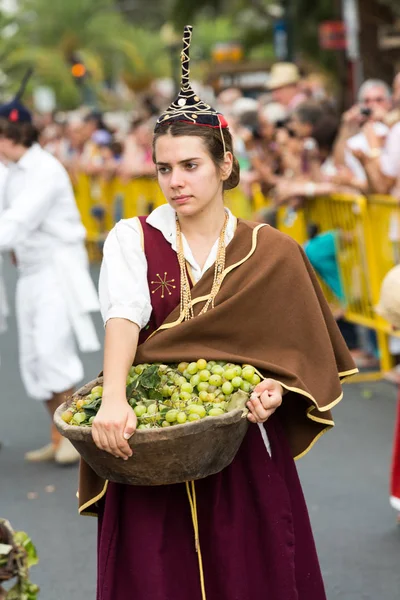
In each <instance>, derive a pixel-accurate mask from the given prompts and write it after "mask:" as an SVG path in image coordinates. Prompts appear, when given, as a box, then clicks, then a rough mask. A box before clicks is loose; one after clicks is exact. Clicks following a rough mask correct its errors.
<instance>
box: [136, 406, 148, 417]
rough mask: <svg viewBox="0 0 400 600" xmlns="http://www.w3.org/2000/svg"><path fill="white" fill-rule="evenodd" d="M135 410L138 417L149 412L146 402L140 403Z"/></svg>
mask: <svg viewBox="0 0 400 600" xmlns="http://www.w3.org/2000/svg"><path fill="white" fill-rule="evenodd" d="M133 410H134V413H135V415H136V416H137V417H143V415H144V414H146V412H147V410H146V407H145V405H144V404H138V405H137V406H135V408H134V409H133Z"/></svg>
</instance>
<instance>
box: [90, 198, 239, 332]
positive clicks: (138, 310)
mask: <svg viewBox="0 0 400 600" xmlns="http://www.w3.org/2000/svg"><path fill="white" fill-rule="evenodd" d="M225 210H226V211H227V213H228V215H229V219H228V224H227V227H226V232H225V245H226V246H227V245H228V244H229V242H230V241H231V240H232V238H233V236H234V233H235V229H236V223H237V219H236V217H234V216H233V215H232V213H231V212H230V211H229V210H228V209H225ZM147 223H149V225H152V227H155V228H156V229H158V230H159V231H161V233H162V234H163V236H164V237H165V239H166V240H167V242H169V243H170V244H171V246H172V249H173V250H174V251H175V252H176V221H175V211H174V209H173V208H171V207H170V206H169V204H165V205H163V206H160V207H159V208H156V209H155V210H154V211H153V212H152V213H151V215H150V216H149V217H147ZM182 241H183V251H184V255H185V258H186V260H187V261H188V263H189V264H190V266H191V269H192V273H193V278H194V280H195V281H196V283H197V282H198V281H199V279H201V277H202V276H203V275H204V273H205V272H206V271H207V269H208V268H209V267H211V266H212V265H213V264H214V262H215V261H216V258H217V252H218V239H216V240H215V244H214V245H213V247H212V248H211V251H210V254H209V256H208V258H207V260H206V262H205V264H204V267H203V268H201V267H200V265H199V264H198V263H197V262H196V260H195V258H194V256H193V253H192V251H191V249H190V247H189V244H188V243H187V241H186V239H185V236H184V235H183V234H182ZM99 296H100V306H101V313H102V315H103V320H104V323H106V322H107V321H108V319H112V318H116V317H119V318H122V319H128V320H129V321H132V322H133V323H136V324H137V325H139V327H140V328H141V329H143V328H144V327H145V326H146V325H147V323H148V321H149V319H150V315H151V311H152V307H151V300H150V292H149V287H148V283H147V260H146V256H145V254H144V251H143V245H142V232H141V228H140V224H139V223H138V220H137V219H136V218H133V219H122V220H121V221H119V223H117V224H116V226H115V227H114V228H113V229H112V230H111V231H110V233H109V235H108V237H107V240H106V242H105V244H104V254H103V262H102V265H101V271H100V280H99Z"/></svg>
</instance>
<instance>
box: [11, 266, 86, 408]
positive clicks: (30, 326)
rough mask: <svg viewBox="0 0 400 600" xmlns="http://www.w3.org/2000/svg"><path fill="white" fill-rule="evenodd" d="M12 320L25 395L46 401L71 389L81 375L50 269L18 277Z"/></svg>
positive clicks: (66, 318)
mask: <svg viewBox="0 0 400 600" xmlns="http://www.w3.org/2000/svg"><path fill="white" fill-rule="evenodd" d="M16 316H17V325H18V338H19V363H20V370H21V377H22V381H23V383H24V386H25V388H26V392H27V394H28V395H29V396H30V397H31V398H34V399H36V400H50V399H51V397H52V395H53V394H54V393H60V392H64V391H65V390H68V389H70V388H72V387H74V386H75V385H76V384H77V383H78V382H79V381H80V380H81V379H82V378H83V375H84V372H83V365H82V362H81V360H80V358H79V356H78V353H77V349H76V344H75V339H74V335H73V331H72V328H71V325H70V321H69V318H68V313H67V307H66V302H65V300H64V298H63V295H62V292H61V289H60V287H59V285H58V284H57V279H56V276H55V273H54V270H53V268H52V267H46V268H44V269H42V270H41V271H39V272H38V273H34V274H30V275H22V276H21V277H20V279H19V281H18V284H17V294H16Z"/></svg>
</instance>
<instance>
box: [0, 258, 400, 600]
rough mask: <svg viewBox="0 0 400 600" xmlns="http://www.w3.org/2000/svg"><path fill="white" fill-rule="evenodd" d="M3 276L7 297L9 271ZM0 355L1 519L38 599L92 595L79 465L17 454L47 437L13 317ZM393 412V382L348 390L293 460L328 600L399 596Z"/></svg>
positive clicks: (96, 361) (91, 537)
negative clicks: (24, 558) (35, 558)
mask: <svg viewBox="0 0 400 600" xmlns="http://www.w3.org/2000/svg"><path fill="white" fill-rule="evenodd" d="M6 275H7V280H8V288H9V297H10V298H11V297H12V294H13V291H14V284H15V274H14V273H13V272H12V271H11V270H10V269H7V273H6ZM97 322H98V326H99V331H100V332H101V323H100V319H99V318H98V319H97ZM0 355H1V361H2V364H1V367H0V389H1V391H0V439H1V440H2V441H3V444H4V446H3V449H2V450H1V451H0V516H4V517H7V518H8V519H9V520H10V521H11V522H12V524H13V526H14V527H15V528H18V529H24V530H26V531H28V532H29V534H30V535H31V536H32V538H33V540H34V541H35V543H36V545H37V548H38V551H39V556H40V565H39V566H37V567H35V568H34V569H33V570H32V577H33V580H34V581H35V582H37V583H38V584H39V585H40V586H41V588H42V593H41V594H40V600H84V599H85V600H89V599H94V598H95V547H96V520H95V519H93V518H90V517H79V516H78V514H77V504H76V498H75V492H76V487H77V469H76V468H75V467H73V468H64V469H60V468H59V467H56V466H54V465H52V464H40V465H28V464H26V463H24V460H23V456H24V453H25V452H26V451H28V450H32V449H33V448H37V447H40V446H41V445H44V444H45V443H47V441H48V427H47V426H48V418H47V414H46V413H45V411H44V409H43V407H42V406H41V405H40V403H35V402H34V401H32V400H28V399H27V398H26V395H25V392H24V389H23V387H22V384H21V382H20V379H19V374H18V358H17V345H16V329H15V320H14V317H13V316H12V318H11V319H10V323H9V331H8V332H7V333H6V334H5V335H4V336H1V337H0ZM84 363H85V371H86V379H87V380H89V379H91V378H93V377H94V376H96V375H97V373H98V371H99V370H100V368H101V356H100V354H97V355H93V354H92V355H86V356H85V357H84ZM394 414H395V389H394V387H393V386H391V385H390V384H386V383H379V384H358V385H347V386H345V398H344V401H343V402H342V403H341V404H340V405H339V407H337V409H336V410H335V420H336V424H337V427H336V429H335V430H334V431H333V432H330V433H328V434H327V435H326V436H324V437H323V438H322V439H321V440H320V442H319V443H318V444H317V445H316V446H315V447H314V450H313V451H312V452H311V453H310V454H309V455H308V456H307V457H305V458H304V459H303V460H302V461H300V463H299V469H300V475H301V479H302V482H303V486H304V491H305V494H306V497H307V500H308V505H309V509H310V515H311V519H312V523H313V526H314V532H315V537H316V542H317V546H318V550H319V555H320V559H321V565H322V569H323V574H324V578H325V582H326V588H327V596H328V600H335V599H337V598H340V599H342V600H398V599H399V597H400V568H399V567H400V528H396V525H395V514H394V512H393V511H392V509H391V508H390V507H389V504H388V492H387V488H388V468H389V459H390V450H391V438H392V428H393V421H394ZM149 600H150V599H149Z"/></svg>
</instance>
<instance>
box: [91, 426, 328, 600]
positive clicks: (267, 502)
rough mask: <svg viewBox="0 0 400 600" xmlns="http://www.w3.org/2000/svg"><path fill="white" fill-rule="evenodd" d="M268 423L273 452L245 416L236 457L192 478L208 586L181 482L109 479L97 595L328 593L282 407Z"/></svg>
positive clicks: (302, 598)
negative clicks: (246, 424) (148, 484)
mask: <svg viewBox="0 0 400 600" xmlns="http://www.w3.org/2000/svg"><path fill="white" fill-rule="evenodd" d="M265 428H266V431H267V435H268V438H269V441H270V444H271V449H272V455H271V456H270V455H269V453H268V452H267V450H266V447H265V445H264V442H263V440H262V436H261V432H260V429H259V427H258V426H256V425H250V426H249V429H248V432H247V434H246V437H245V439H244V441H243V443H242V446H241V448H240V450H239V452H238V454H237V455H236V457H235V459H234V461H233V462H232V464H231V465H230V466H229V467H227V468H226V469H224V470H223V471H222V472H221V473H218V474H217V475H213V476H211V477H208V478H206V479H202V480H199V481H196V482H195V492H196V502H197V517H198V527H199V541H200V550H201V556H202V566H203V571H204V586H205V596H202V592H201V584H200V571H199V563H198V553H197V552H196V548H195V542H194V528H193V522H192V514H191V509H190V503H189V499H188V495H187V489H186V485H185V484H177V485H168V486H158V487H139V486H125V485H120V484H115V483H110V484H109V486H108V490H107V493H106V496H105V498H104V499H103V500H102V502H101V506H100V513H99V536H98V587H97V600H128V599H129V600H202V598H204V597H205V598H206V599H207V600H326V596H325V592H324V585H323V582H322V577H321V572H320V568H319V564H318V558H317V554H316V550H315V545H314V540H313V535H312V532H311V527H310V522H309V517H308V513H307V508H306V505H305V501H304V497H303V493H302V489H301V486H300V482H299V478H298V475H297V470H296V467H295V464H294V461H293V459H292V457H291V453H290V449H289V446H288V443H287V440H286V438H285V435H284V433H283V431H282V429H281V426H280V423H279V419H278V417H277V416H276V415H274V416H273V417H272V418H271V419H269V420H268V422H267V423H266V424H265Z"/></svg>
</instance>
